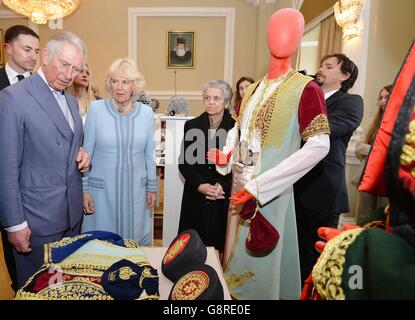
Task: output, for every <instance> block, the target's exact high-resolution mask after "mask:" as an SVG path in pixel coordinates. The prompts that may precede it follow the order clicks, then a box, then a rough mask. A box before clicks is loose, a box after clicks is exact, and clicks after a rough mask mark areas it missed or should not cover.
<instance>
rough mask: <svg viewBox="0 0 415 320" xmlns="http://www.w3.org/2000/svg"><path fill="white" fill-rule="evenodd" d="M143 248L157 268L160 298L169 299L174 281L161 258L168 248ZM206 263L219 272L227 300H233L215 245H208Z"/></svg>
mask: <svg viewBox="0 0 415 320" xmlns="http://www.w3.org/2000/svg"><path fill="white" fill-rule="evenodd" d="M141 249H142V250H143V251H144V252H145V255H146V257H147V258H148V260H149V261H150V263H151V265H152V266H153V268H156V269H157V271H158V275H159V291H160V300H167V299H168V297H169V293H170V290H171V288H172V286H173V283H172V282H171V281H170V280H169V279H167V278H166V277H165V276H164V275H163V273H162V272H161V260H162V259H163V257H164V254H165V252H166V250H167V248H160V247H141ZM206 264H208V265H210V266H211V267H212V268H213V269H215V271H216V272H217V273H218V276H219V279H220V282H221V283H222V287H223V293H224V297H225V300H231V296H230V294H229V290H228V287H227V286H226V282H225V279H224V278H223V272H222V267H221V265H220V263H219V258H218V256H217V254H216V251H215V248H214V247H207V259H206Z"/></svg>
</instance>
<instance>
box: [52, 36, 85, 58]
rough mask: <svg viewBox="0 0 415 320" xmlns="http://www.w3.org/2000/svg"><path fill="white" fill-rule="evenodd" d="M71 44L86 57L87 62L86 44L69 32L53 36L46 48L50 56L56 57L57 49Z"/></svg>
mask: <svg viewBox="0 0 415 320" xmlns="http://www.w3.org/2000/svg"><path fill="white" fill-rule="evenodd" d="M65 42H66V43H70V44H72V45H74V46H75V47H76V48H78V49H79V50H80V51H81V52H82V53H83V55H84V60H85V61H86V46H85V43H84V42H83V41H82V40H81V38H79V37H78V36H77V35H76V34H75V33H72V32H69V31H62V32H59V33H57V34H55V35H53V36H52V37H51V38H50V39H49V41H48V43H47V44H46V48H48V50H49V54H50V55H51V56H54V55H55V54H56V51H57V49H58V48H59V47H60V46H61V44H62V43H65Z"/></svg>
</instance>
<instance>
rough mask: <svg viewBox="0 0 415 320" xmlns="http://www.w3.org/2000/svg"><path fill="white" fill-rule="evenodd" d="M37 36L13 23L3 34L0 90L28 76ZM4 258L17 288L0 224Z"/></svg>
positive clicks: (36, 44)
mask: <svg viewBox="0 0 415 320" xmlns="http://www.w3.org/2000/svg"><path fill="white" fill-rule="evenodd" d="M39 41H40V39H39V36H38V34H37V33H36V32H34V31H33V30H32V29H30V28H28V27H26V26H23V25H14V26H11V27H10V28H8V29H7V30H6V32H5V34H4V47H5V49H6V51H7V53H8V54H9V58H8V61H7V63H6V65H5V66H4V67H3V68H0V90H2V89H4V88H6V87H8V86H10V85H13V84H15V83H17V82H19V81H21V80H23V79H25V78H28V77H30V75H31V74H32V71H33V68H34V67H35V66H36V63H37V60H38V56H39ZM0 233H1V238H2V242H3V253H4V260H5V262H6V265H7V270H8V272H9V276H10V279H11V281H12V285H11V287H12V289H13V290H14V291H16V290H17V278H16V263H15V261H14V256H13V251H12V248H11V245H10V243H9V242H8V240H7V232H6V231H4V230H3V227H2V226H1V224H0ZM0 254H1V252H0Z"/></svg>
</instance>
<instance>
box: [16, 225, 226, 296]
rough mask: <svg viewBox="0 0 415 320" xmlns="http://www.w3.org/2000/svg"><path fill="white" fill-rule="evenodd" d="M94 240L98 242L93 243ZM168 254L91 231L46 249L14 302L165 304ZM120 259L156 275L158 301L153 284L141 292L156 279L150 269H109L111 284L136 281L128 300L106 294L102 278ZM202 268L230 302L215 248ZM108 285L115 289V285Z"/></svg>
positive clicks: (171, 284)
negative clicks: (216, 279) (42, 261)
mask: <svg viewBox="0 0 415 320" xmlns="http://www.w3.org/2000/svg"><path fill="white" fill-rule="evenodd" d="M98 237H99V238H101V239H97V238H98ZM102 239H107V240H102ZM166 251H167V248H163V247H137V244H136V243H135V242H134V241H132V240H123V239H120V238H119V236H118V235H116V234H112V233H108V232H105V231H91V233H84V234H81V235H79V236H76V237H73V238H65V239H62V240H60V241H57V242H53V243H50V244H47V246H46V247H45V264H44V265H43V266H42V267H41V268H40V269H39V270H38V271H37V272H36V273H35V274H34V275H33V276H32V277H30V279H29V280H28V281H27V282H26V284H25V285H24V286H23V287H22V288H21V289H20V290H19V291H18V292H17V294H16V297H15V298H16V299H18V300H112V299H113V298H119V299H123V298H125V299H154V298H159V299H160V300H167V299H168V297H169V294H170V291H171V288H172V286H173V283H172V282H171V281H169V280H168V279H167V278H166V277H165V276H164V275H163V273H162V271H161V263H162V260H163V258H164V255H165V252H166ZM123 259H126V260H129V261H130V262H132V264H137V265H140V266H145V265H148V264H150V265H151V266H152V267H153V268H154V269H156V270H157V274H158V278H159V279H158V280H159V281H158V282H159V288H158V291H159V297H156V296H155V295H156V290H155V287H154V285H150V286H149V287H147V288H148V289H149V291H148V292H147V291H146V290H144V291H139V284H140V283H141V280H143V281H144V279H145V278H154V276H152V275H155V272H154V270H153V271H152V274H151V275H150V274H149V272H150V271H149V269H148V270H147V272H145V273H144V269H143V271H140V270H139V269H138V270H134V271H133V270H131V269H130V267H122V268H121V269H123V270H121V269H119V270H118V271H117V270H112V271H111V272H110V273H109V274H107V275H106V278H105V279H106V280H107V281H110V282H112V281H115V279H116V275H117V273H118V272H120V273H123V277H124V278H123V280H127V281H128V279H130V278H131V277H136V278H132V279H131V281H132V282H130V285H129V287H128V288H129V289H128V291H127V293H128V295H125V296H124V295H121V296H120V292H124V293H123V294H125V291H122V290H121V291H118V293H116V296H114V295H113V294H114V291H112V292H108V291H106V290H107V289H108V288H105V285H104V284H103V282H102V276H103V273H104V272H106V271H107V270H108V269H109V268H111V267H112V266H113V265H114V264H115V263H117V262H119V261H121V260H123ZM205 263H206V264H207V265H209V266H211V267H212V268H213V269H214V270H215V271H216V272H217V274H218V277H219V279H220V282H221V284H222V287H223V290H224V292H223V293H224V294H223V296H224V299H227V300H229V299H231V298H230V295H229V291H228V289H227V287H226V284H225V280H224V278H223V274H222V268H221V266H220V263H219V259H218V256H217V254H216V251H215V249H214V248H213V247H208V248H207V259H206V262H205ZM126 272H127V273H128V274H127V273H126ZM135 272H138V273H135ZM141 272H143V274H141ZM140 275H141V276H142V277H143V278H141V277H140V279H141V280H140V281H138V277H139V276H140ZM109 276H110V277H109ZM110 278H111V279H110ZM143 283H144V282H143ZM107 284H108V282H107ZM112 285H117V284H115V283H113V284H112ZM140 286H141V285H140ZM144 286H145V285H144ZM110 288H114V287H113V286H112V287H110ZM134 288H137V291H136V292H137V294H138V295H135V289H134ZM141 288H143V287H141ZM124 289H125V288H124ZM124 289H123V290H124ZM144 289H145V287H144ZM110 291H111V289H110ZM130 293H131V295H130Z"/></svg>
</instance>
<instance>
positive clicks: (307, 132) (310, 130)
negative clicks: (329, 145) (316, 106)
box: [301, 113, 330, 141]
mask: <svg viewBox="0 0 415 320" xmlns="http://www.w3.org/2000/svg"><path fill="white" fill-rule="evenodd" d="M319 134H330V127H329V120H328V119H327V115H325V114H322V113H321V114H319V115H318V116H316V117H314V119H313V120H311V122H310V123H309V124H308V126H307V127H306V128H305V129H304V130H303V132H301V139H303V141H307V140H308V138H311V137H313V136H316V135H319Z"/></svg>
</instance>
